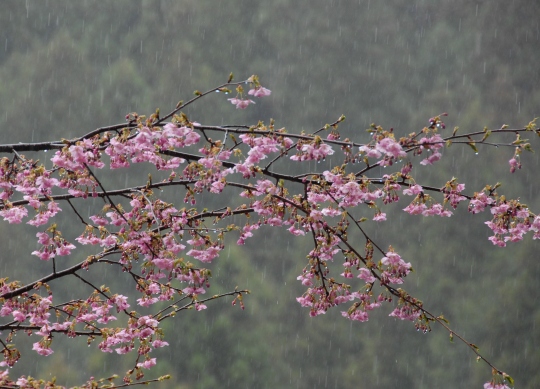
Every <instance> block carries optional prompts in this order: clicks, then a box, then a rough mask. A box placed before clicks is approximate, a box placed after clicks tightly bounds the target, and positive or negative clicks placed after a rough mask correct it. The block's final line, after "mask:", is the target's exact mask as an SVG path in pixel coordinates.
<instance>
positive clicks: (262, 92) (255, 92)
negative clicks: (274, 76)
mask: <svg viewBox="0 0 540 389" xmlns="http://www.w3.org/2000/svg"><path fill="white" fill-rule="evenodd" d="M271 93H272V91H270V90H269V89H266V88H264V87H262V86H259V87H257V88H254V89H250V90H249V92H248V94H249V95H252V96H255V97H264V96H270V94H271ZM229 100H230V99H229Z"/></svg>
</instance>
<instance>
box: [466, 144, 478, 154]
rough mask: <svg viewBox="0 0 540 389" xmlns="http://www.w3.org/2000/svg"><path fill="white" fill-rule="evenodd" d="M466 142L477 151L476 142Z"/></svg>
mask: <svg viewBox="0 0 540 389" xmlns="http://www.w3.org/2000/svg"><path fill="white" fill-rule="evenodd" d="M467 144H468V145H469V146H470V148H471V149H473V150H474V152H475V153H478V149H477V148H476V143H474V142H469V143H467Z"/></svg>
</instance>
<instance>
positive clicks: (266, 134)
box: [0, 76, 540, 389]
mask: <svg viewBox="0 0 540 389" xmlns="http://www.w3.org/2000/svg"><path fill="white" fill-rule="evenodd" d="M246 85H248V86H249V90H248V92H247V96H253V98H261V97H265V96H269V95H271V92H270V90H268V89H266V88H265V87H263V86H262V85H261V84H260V83H259V80H258V78H257V77H256V76H252V77H250V78H249V79H248V80H246V81H245V82H241V83H232V82H231V80H229V82H228V83H226V84H224V85H223V86H221V87H219V88H215V89H212V90H211V91H208V92H206V93H200V92H197V93H196V97H195V98H193V99H192V100H190V101H188V102H187V103H179V105H178V106H177V107H176V108H175V109H174V110H173V111H172V112H171V113H170V114H168V115H166V116H165V117H161V116H160V113H159V111H156V112H155V113H153V114H151V115H150V116H149V117H146V116H142V115H139V114H137V113H130V114H128V115H127V116H126V122H125V123H122V124H120V125H115V126H110V127H104V128H101V129H97V130H95V131H92V132H91V133H89V134H87V135H84V136H82V137H80V138H76V139H72V140H62V141H61V142H51V143H49V144H47V145H44V146H43V147H47V148H48V149H54V150H55V153H54V156H53V157H52V158H51V163H52V167H50V168H47V167H46V166H45V165H44V164H41V163H39V162H38V161H35V160H32V159H27V158H26V157H25V156H24V155H22V154H21V152H22V151H33V150H36V146H35V145H29V146H28V147H27V148H26V149H25V148H24V147H25V145H22V146H16V145H13V147H12V148H11V149H9V150H8V151H7V152H9V153H12V154H13V158H12V159H9V158H7V157H3V158H1V159H0V190H1V192H0V216H2V217H3V219H4V220H5V221H7V222H8V223H11V224H19V223H22V222H23V221H26V223H27V224H29V225H32V226H34V227H36V228H38V229H39V230H38V232H37V233H36V237H37V245H38V248H37V249H36V250H34V251H33V252H32V253H31V254H32V255H34V256H37V257H38V258H39V259H41V260H43V261H48V262H47V263H50V264H51V267H52V269H53V272H52V275H50V276H45V277H43V278H41V279H39V280H36V281H35V282H33V283H30V284H28V285H22V284H21V283H20V282H17V281H12V282H8V281H7V279H6V278H2V279H0V317H2V318H6V320H8V321H7V322H6V323H5V324H0V330H2V331H7V332H8V335H7V336H6V335H2V336H5V339H4V340H5V341H4V340H2V343H1V347H3V354H4V361H3V362H0V365H1V366H13V364H14V363H15V362H16V361H17V360H18V359H19V358H20V354H19V352H18V350H17V349H16V348H15V347H14V346H12V345H11V344H10V341H11V337H12V336H13V334H15V333H16V331H18V330H20V329H22V328H25V329H26V331H27V332H28V333H29V334H31V335H34V336H37V337H39V339H40V340H38V341H36V342H35V343H34V344H33V350H34V351H36V352H37V353H38V354H40V355H44V356H46V355H50V354H51V353H53V351H54V350H53V348H52V342H53V334H65V335H66V336H68V337H74V336H87V337H88V341H89V344H90V343H92V341H93V340H94V339H100V341H99V344H98V349H99V350H101V351H103V352H107V353H116V354H119V355H124V354H132V355H136V356H135V362H134V364H133V368H132V369H131V370H130V371H128V373H127V374H126V375H125V377H124V383H125V384H131V383H133V382H134V381H133V376H134V377H135V380H140V379H142V378H143V376H144V373H143V370H142V369H150V368H151V367H153V366H154V365H155V364H156V363H157V358H155V357H152V356H151V355H152V354H151V351H152V350H154V349H156V348H160V347H163V346H167V345H168V343H167V342H166V340H165V334H164V333H163V330H162V329H161V327H160V323H161V322H162V321H163V320H165V319H168V318H170V317H173V316H175V314H176V313H177V312H178V311H180V310H184V309H194V310H196V311H200V310H204V309H206V308H207V305H206V304H205V303H206V302H207V301H209V300H211V299H214V298H215V296H212V297H208V298H204V296H205V294H206V292H207V290H208V289H209V288H210V280H211V271H210V269H207V268H205V267H204V266H211V265H212V263H213V261H214V260H216V258H218V257H219V255H220V253H221V252H222V251H223V249H224V247H225V245H226V244H229V240H228V239H227V236H228V235H230V234H231V233H233V234H236V235H235V236H236V237H235V238H233V240H236V243H237V244H239V245H242V244H245V242H246V240H248V239H249V238H251V237H253V236H255V235H256V234H257V230H259V229H262V228H266V227H280V228H284V229H286V230H287V231H288V232H289V233H290V234H291V235H293V236H295V237H299V238H300V237H304V239H307V238H309V239H311V241H312V243H313V246H312V249H311V250H310V251H309V253H308V255H307V263H306V265H305V267H304V269H303V271H302V273H301V274H300V275H299V276H298V280H299V281H300V282H301V283H302V285H303V286H304V287H305V288H306V290H305V292H304V293H303V294H302V295H301V296H299V297H298V298H297V301H298V302H299V304H300V305H301V306H303V307H306V308H308V309H309V312H310V315H311V316H318V315H321V314H324V313H326V312H327V311H328V309H330V308H333V307H336V306H340V308H341V309H343V310H342V311H341V313H342V315H343V317H345V318H348V319H350V320H353V321H360V322H364V321H367V320H369V314H370V312H371V311H372V310H374V309H376V308H381V307H382V306H383V303H387V304H391V305H392V307H391V308H390V309H389V316H390V317H395V318H399V319H401V320H408V321H411V322H413V323H414V325H415V326H416V328H417V329H419V330H422V331H429V330H430V325H429V324H430V322H438V323H439V324H441V325H443V326H444V327H445V328H447V329H448V327H446V324H444V322H443V320H442V319H440V317H435V316H433V315H432V314H431V313H429V311H427V310H426V309H425V308H424V306H423V304H422V302H421V301H420V300H418V299H417V298H415V297H413V296H411V295H409V294H408V293H407V292H405V291H404V290H403V289H401V288H400V287H399V288H398V286H401V285H403V284H404V283H405V281H404V279H405V277H406V276H407V275H408V274H409V273H410V272H411V271H412V265H411V263H410V262H407V261H406V260H405V259H404V258H402V257H401V255H400V254H399V253H398V251H397V250H395V249H394V248H393V247H392V246H390V247H388V248H385V249H383V248H381V247H379V246H378V245H377V244H376V242H373V241H372V240H371V238H370V237H369V235H368V233H367V232H366V231H368V229H369V227H367V226H368V223H367V221H368V220H373V221H377V222H381V223H383V222H385V221H387V220H391V219H392V218H393V217H394V215H390V214H389V212H387V211H386V208H385V207H387V206H388V205H389V204H393V203H398V202H401V201H403V198H404V199H405V201H406V203H404V204H403V208H401V209H402V210H403V211H404V212H406V213H409V214H411V215H422V216H441V217H450V216H452V215H453V210H455V209H456V208H457V207H458V206H459V205H460V203H462V202H468V210H469V212H470V213H471V214H478V213H481V212H483V211H484V210H487V209H489V210H490V212H491V215H492V219H491V220H489V221H487V222H486V224H487V226H488V227H489V228H490V229H491V230H492V231H493V233H494V235H493V236H492V237H490V241H492V242H493V244H496V245H498V246H504V245H506V243H507V242H517V241H519V240H522V239H523V237H524V235H525V234H526V233H527V232H533V239H537V238H540V217H539V216H536V215H535V214H534V213H533V212H531V211H530V210H529V209H528V208H527V207H526V206H525V205H523V204H521V203H520V202H519V201H518V200H509V199H506V198H505V197H504V196H502V195H499V194H498V193H497V192H496V189H497V186H493V187H491V186H489V185H488V186H486V187H485V188H484V189H483V190H481V191H480V192H476V193H474V194H472V195H468V194H467V193H466V191H465V184H464V183H462V182H459V181H458V179H457V178H452V179H450V180H449V181H447V182H446V183H441V186H440V187H432V186H427V185H422V183H421V180H419V179H418V174H416V170H417V169H426V168H429V167H430V166H431V165H433V164H434V163H435V162H437V161H439V160H440V159H442V158H443V156H444V153H445V149H446V148H448V147H450V146H452V144H453V143H454V142H455V143H465V144H467V145H469V146H470V147H472V148H473V150H476V147H477V145H480V144H483V143H484V141H485V139H486V138H487V137H488V136H493V135H495V134H498V133H505V132H508V131H509V130H507V129H506V128H505V127H502V128H501V129H499V130H492V131H488V130H485V131H484V132H481V133H475V134H466V135H459V134H458V133H457V129H454V131H453V132H452V133H446V125H445V123H444V122H443V121H442V119H441V117H444V116H446V114H441V115H439V116H435V117H433V118H431V119H430V120H429V121H428V125H427V126H426V127H424V128H423V129H421V130H420V131H419V132H418V133H414V132H413V133H410V134H408V135H404V136H402V137H399V135H398V131H394V130H393V129H390V130H385V129H384V128H382V127H380V126H377V125H375V124H374V125H372V126H371V127H370V129H369V131H370V137H369V139H367V140H368V142H367V143H356V142H353V141H350V140H349V139H344V140H341V135H340V132H339V128H338V125H339V123H341V122H342V121H343V120H344V117H343V116H342V117H340V118H339V119H338V120H337V121H336V122H334V123H333V124H329V125H326V126H324V127H323V128H321V129H320V130H318V131H316V132H314V133H313V134H304V133H302V134H289V133H288V132H287V131H286V130H285V129H284V128H276V127H275V126H274V122H273V121H271V122H270V123H269V124H264V123H263V122H259V123H258V124H257V125H254V126H221V127H220V126H206V125H203V124H201V123H198V122H196V121H193V120H190V119H189V118H188V117H187V115H186V114H185V113H184V112H182V110H183V109H184V108H185V107H186V106H188V105H189V104H192V103H194V102H196V101H197V100H199V99H201V98H203V97H205V96H208V95H209V94H210V92H214V91H215V92H220V93H221V92H223V93H227V94H228V93H230V90H229V89H228V87H229V86H236V92H237V95H236V97H233V98H229V99H228V100H229V101H230V102H231V103H232V104H234V105H235V106H236V108H241V109H244V108H247V107H248V106H249V105H250V104H254V101H253V100H251V99H250V98H247V97H245V96H246V95H245V92H244V87H245V86H246ZM513 131H514V132H516V133H517V136H518V139H517V140H516V141H515V142H513V143H512V146H513V147H515V152H514V156H513V158H512V159H511V160H510V166H511V170H512V172H513V171H515V170H516V168H520V167H521V164H520V162H519V156H520V154H521V152H522V151H524V150H529V149H530V144H529V143H527V142H525V141H523V140H521V138H520V137H519V134H520V133H522V132H527V131H533V132H537V133H538V130H537V129H536V126H535V124H534V122H531V123H530V124H529V125H528V126H527V127H525V128H524V129H519V130H513ZM324 132H326V136H324V134H323V133H324ZM216 134H217V137H216ZM216 138H217V139H218V140H216ZM490 144H491V145H492V143H490ZM280 160H281V161H289V163H290V161H294V163H290V165H289V166H290V169H288V170H289V171H286V172H280V171H279V169H277V168H276V166H278V164H276V162H277V161H280ZM311 161H317V162H320V164H315V166H316V168H315V170H313V164H310V162H311ZM133 164H137V165H140V166H145V165H150V166H151V167H152V169H154V170H156V171H157V172H158V173H154V174H156V175H157V176H158V177H159V178H157V179H154V178H152V174H148V179H146V177H145V179H144V181H143V182H141V185H139V186H136V187H130V188H122V187H120V186H119V187H115V188H107V185H104V182H110V180H109V181H106V179H105V178H104V177H106V174H105V172H106V171H116V170H118V169H125V168H128V167H129V166H131V165H133ZM422 166H423V167H422ZM375 167H377V168H378V167H384V168H385V173H386V174H384V175H383V176H382V177H378V178H376V177H374V175H375V172H376V171H375V170H373V169H374V168H375ZM302 169H304V170H302ZM420 171H421V170H419V173H420ZM413 173H414V174H413ZM154 181H155V182H154ZM168 188H174V189H175V190H176V191H180V192H182V194H183V195H182V197H183V200H184V204H186V205H185V206H182V205H181V204H176V203H174V204H173V203H170V202H167V201H164V199H163V198H162V197H161V196H160V193H161V191H162V190H167V189H168ZM204 192H208V193H211V194H215V195H219V194H222V193H227V195H228V196H229V197H228V201H229V204H228V206H226V207H224V208H220V209H216V210H213V211H212V210H208V209H207V208H208V205H207V204H199V203H200V195H201V194H202V193H204ZM89 197H91V198H100V199H103V201H104V204H105V205H104V206H103V207H102V209H101V210H100V211H99V212H92V214H90V215H88V216H86V217H85V216H82V214H81V213H80V212H78V210H77V208H76V206H75V205H74V203H73V202H71V201H70V200H71V199H75V198H78V199H82V200H85V199H87V198H89ZM411 197H412V200H411ZM60 202H64V203H63V204H62V208H66V207H68V208H71V209H72V210H73V211H74V212H75V214H76V215H77V217H78V218H79V219H80V222H81V230H80V234H79V235H78V237H76V238H75V241H74V242H69V241H67V240H66V239H65V238H64V237H63V235H62V232H61V231H60V229H59V227H58V225H57V223H55V220H56V219H57V218H59V215H61V212H62V208H61V207H60V205H59V203H60ZM241 215H246V216H247V217H246V221H245V222H240V223H239V222H238V221H235V222H234V223H233V222H231V220H232V219H231V218H232V217H237V216H241ZM237 219H238V218H237ZM237 219H235V220H237ZM353 232H354V233H359V234H361V236H363V237H364V238H365V239H364V241H363V242H362V243H361V244H360V245H359V244H358V242H357V241H355V242H353V241H352V239H349V236H350V235H351V234H352V233H353ZM77 244H78V246H77ZM81 246H88V247H87V248H92V247H94V251H93V252H94V254H93V255H90V256H88V257H87V258H86V259H85V260H83V261H80V262H77V260H76V259H75V257H76V256H74V255H72V254H73V253H74V252H77V250H78V249H80V247H81ZM57 257H65V258H62V262H60V261H57ZM100 264H107V265H108V266H109V265H112V266H114V268H117V269H118V270H119V271H121V272H122V273H125V274H126V275H128V276H129V277H131V279H132V280H133V283H132V292H134V293H136V296H137V297H135V298H133V297H132V296H134V293H130V291H129V289H128V290H121V291H118V292H117V291H113V290H111V289H110V288H109V287H106V286H103V287H97V286H94V285H93V284H92V283H91V282H90V281H89V280H86V279H85V278H84V277H83V276H81V275H80V274H79V273H77V272H78V271H79V270H85V269H88V268H89V267H91V266H99V265H100ZM61 277H76V278H78V279H79V280H80V282H82V283H84V284H86V285H87V286H89V287H90V288H91V289H92V290H93V292H92V293H91V294H90V295H89V296H88V297H86V296H81V297H78V298H76V299H74V300H72V301H69V302H60V303H55V304H53V296H54V295H55V290H53V289H52V288H51V287H50V286H49V285H48V282H49V281H51V280H54V279H58V278H61ZM31 293H33V294H31ZM246 293H247V291H241V290H234V291H231V292H229V293H225V294H222V295H220V296H218V297H225V296H231V297H232V298H233V300H232V304H233V305H235V304H237V303H239V305H240V306H241V307H242V308H243V306H244V303H243V294H246ZM128 295H129V296H130V297H128ZM344 306H345V307H344ZM343 307H344V308H343ZM143 308H144V309H145V312H146V311H147V310H151V309H154V312H155V313H153V314H146V313H145V314H142V313H139V312H138V310H140V309H143ZM128 309H129V310H128ZM120 316H123V317H124V318H125V320H123V321H124V322H125V321H127V325H118V326H117V327H114V326H112V325H113V324H114V323H115V322H121V320H118V319H119V317H120ZM449 331H450V330H449ZM451 333H453V332H451ZM464 342H465V341H464ZM465 343H466V344H468V345H469V347H470V343H468V342H465ZM474 351H475V352H476V350H474ZM481 358H482V359H483V360H484V361H486V360H485V359H484V358H483V357H481ZM486 363H488V364H489V362H488V361H486ZM490 366H492V365H491V364H490ZM500 377H503V378H504V380H508V382H510V379H509V376H507V375H504V373H503V372H502V371H500V370H495V378H494V381H491V382H490V383H487V384H486V385H488V386H486V385H485V387H486V388H499V389H501V388H505V387H506V384H504V383H499V381H498V379H499V378H500ZM505 382H506V381H505ZM11 383H13V384H16V385H19V386H21V387H34V386H32V385H34V384H35V381H34V380H33V379H31V378H30V377H21V378H19V380H17V381H15V382H13V381H9V378H8V374H7V370H6V371H4V372H2V373H1V374H0V384H6V385H7V384H11ZM91 385H94V386H91ZM88 387H95V381H93V380H91V381H89V384H88Z"/></svg>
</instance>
